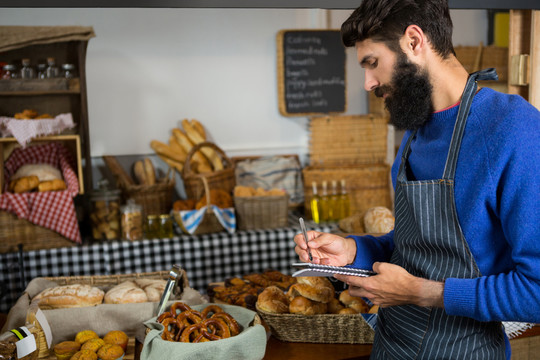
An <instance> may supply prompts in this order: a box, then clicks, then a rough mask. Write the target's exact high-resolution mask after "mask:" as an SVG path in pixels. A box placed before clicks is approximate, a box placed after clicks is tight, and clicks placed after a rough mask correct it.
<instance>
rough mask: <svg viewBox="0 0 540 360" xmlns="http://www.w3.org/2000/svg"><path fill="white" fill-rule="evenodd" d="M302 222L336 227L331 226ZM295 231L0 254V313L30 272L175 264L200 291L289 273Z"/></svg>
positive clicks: (103, 271) (102, 271)
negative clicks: (256, 275) (236, 279)
mask: <svg viewBox="0 0 540 360" xmlns="http://www.w3.org/2000/svg"><path fill="white" fill-rule="evenodd" d="M306 225H307V227H308V229H313V230H318V231H324V232H330V231H334V230H335V225H316V224H310V223H306ZM299 232H300V229H299V227H298V226H290V227H286V228H279V229H269V230H250V231H238V232H236V233H234V234H229V233H227V232H220V233H214V234H206V235H200V236H187V235H182V236H178V237H173V238H170V239H153V240H142V241H135V242H129V241H112V242H104V243H99V244H94V245H89V246H76V247H69V248H57V249H49V250H36V251H28V252H23V253H22V254H19V253H8V254H0V286H1V292H0V312H2V313H7V312H8V311H9V309H10V308H11V306H13V304H14V303H15V302H16V300H17V299H18V298H19V297H20V295H21V294H22V292H23V291H24V289H25V288H26V284H27V283H28V282H29V281H30V280H31V279H33V278H35V277H56V276H79V275H111V274H128V273H143V272H153V271H163V270H165V271H168V270H170V269H171V268H172V265H173V264H178V265H180V266H181V267H182V268H184V269H185V270H186V272H187V276H188V279H189V283H190V286H191V287H193V288H195V289H197V290H199V291H200V292H201V293H205V291H206V287H207V285H208V284H209V283H211V282H218V281H223V280H225V279H226V278H228V277H232V276H242V275H245V274H249V273H252V272H261V271H264V270H266V269H276V270H279V271H281V272H283V273H286V274H291V273H292V270H293V269H292V268H291V263H292V262H295V261H298V256H297V255H296V253H295V252H294V243H293V240H292V239H293V237H294V236H295V235H296V234H298V233H299ZM21 264H22V266H21Z"/></svg>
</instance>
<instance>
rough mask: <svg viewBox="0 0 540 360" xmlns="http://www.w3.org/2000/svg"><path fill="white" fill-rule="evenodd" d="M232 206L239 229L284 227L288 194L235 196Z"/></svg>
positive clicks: (287, 208)
mask: <svg viewBox="0 0 540 360" xmlns="http://www.w3.org/2000/svg"><path fill="white" fill-rule="evenodd" d="M234 208H235V213H236V219H237V220H236V222H237V224H238V229H240V230H253V229H273V228H278V227H285V226H287V213H288V210H289V195H287V194H284V195H283V196H249V197H238V196H235V197H234Z"/></svg>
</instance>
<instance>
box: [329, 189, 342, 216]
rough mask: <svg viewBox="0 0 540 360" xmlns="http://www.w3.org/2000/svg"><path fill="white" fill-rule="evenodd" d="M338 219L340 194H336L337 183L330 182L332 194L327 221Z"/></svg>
mask: <svg viewBox="0 0 540 360" xmlns="http://www.w3.org/2000/svg"><path fill="white" fill-rule="evenodd" d="M339 219H340V194H338V186H337V181H336V180H332V193H331V194H330V201H329V204H328V220H329V221H338V220H339Z"/></svg>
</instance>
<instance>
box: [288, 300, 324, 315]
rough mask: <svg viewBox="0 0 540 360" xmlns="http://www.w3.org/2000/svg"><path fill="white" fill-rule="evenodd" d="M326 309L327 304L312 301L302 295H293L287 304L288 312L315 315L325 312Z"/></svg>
mask: <svg viewBox="0 0 540 360" xmlns="http://www.w3.org/2000/svg"><path fill="white" fill-rule="evenodd" d="M327 310H328V305H327V304H325V303H321V302H318V301H313V300H310V299H308V298H305V297H303V296H297V297H295V298H294V299H293V300H292V301H291V303H290V305H289V312H290V313H291V314H300V315H317V314H325V313H326V311H327Z"/></svg>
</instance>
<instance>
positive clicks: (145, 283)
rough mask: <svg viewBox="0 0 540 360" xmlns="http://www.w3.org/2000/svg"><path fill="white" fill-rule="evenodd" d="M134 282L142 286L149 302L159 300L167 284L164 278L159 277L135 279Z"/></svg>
mask: <svg viewBox="0 0 540 360" xmlns="http://www.w3.org/2000/svg"><path fill="white" fill-rule="evenodd" d="M135 284H137V286H139V287H140V288H142V289H143V290H144V292H145V293H146V296H147V297H148V301H150V302H159V301H160V300H161V296H162V295H163V292H164V291H165V286H167V281H166V280H160V279H137V280H135Z"/></svg>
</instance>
